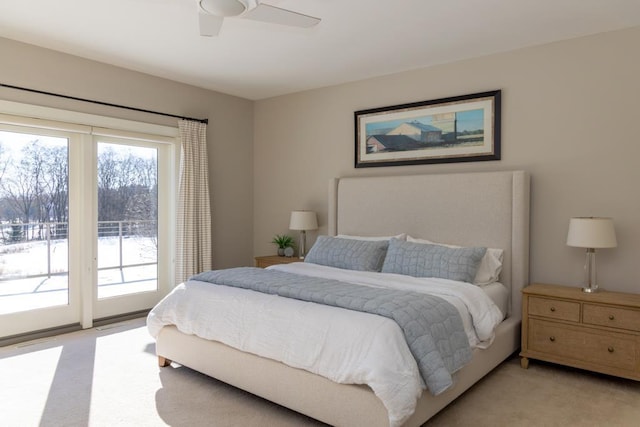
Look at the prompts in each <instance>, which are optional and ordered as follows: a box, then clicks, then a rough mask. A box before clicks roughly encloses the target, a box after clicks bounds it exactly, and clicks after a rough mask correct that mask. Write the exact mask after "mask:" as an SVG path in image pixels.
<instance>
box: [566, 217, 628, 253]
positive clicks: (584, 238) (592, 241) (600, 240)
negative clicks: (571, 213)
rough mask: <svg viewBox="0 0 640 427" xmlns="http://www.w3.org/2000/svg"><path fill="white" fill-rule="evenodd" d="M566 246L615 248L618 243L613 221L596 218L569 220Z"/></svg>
mask: <svg viewBox="0 0 640 427" xmlns="http://www.w3.org/2000/svg"><path fill="white" fill-rule="evenodd" d="M567 245H568V246H574V247H577V248H593V249H597V248H615V247H616V246H617V245H618V243H617V241H616V232H615V230H614V229H613V220H612V219H611V218H598V217H577V218H571V219H570V220H569V232H568V233H567Z"/></svg>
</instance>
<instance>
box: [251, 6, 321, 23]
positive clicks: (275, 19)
mask: <svg viewBox="0 0 640 427" xmlns="http://www.w3.org/2000/svg"><path fill="white" fill-rule="evenodd" d="M242 17H243V18H247V19H252V20H254V21H262V22H268V23H271V24H280V25H288V26H290V27H302V28H309V27H313V26H314V25H317V24H318V23H319V22H320V18H314V17H313V16H308V15H303V14H302V13H298V12H293V11H291V10H287V9H280V8H279V7H275V6H269V5H267V4H259V5H258V6H257V7H255V8H254V9H251V10H249V11H248V12H246V13H245V14H244V15H242Z"/></svg>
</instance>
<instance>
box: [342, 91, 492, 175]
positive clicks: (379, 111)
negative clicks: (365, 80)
mask: <svg viewBox="0 0 640 427" xmlns="http://www.w3.org/2000/svg"><path fill="white" fill-rule="evenodd" d="M500 97H501V91H500V90H495V91H491V92H481V93H474V94H471V95H462V96H454V97H450V98H441V99H434V100H430V101H421V102H414V103H410V104H402V105H394V106H390V107H380V108H372V109H368V110H360V111H356V112H354V122H355V167H356V168H365V167H376V166H405V165H419V164H429V163H454V162H478V161H487V160H500V111H501V110H500Z"/></svg>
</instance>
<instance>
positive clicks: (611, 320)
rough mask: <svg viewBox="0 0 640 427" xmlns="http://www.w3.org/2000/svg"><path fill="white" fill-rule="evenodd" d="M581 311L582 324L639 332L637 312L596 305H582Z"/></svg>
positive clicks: (639, 322) (638, 314)
mask: <svg viewBox="0 0 640 427" xmlns="http://www.w3.org/2000/svg"><path fill="white" fill-rule="evenodd" d="M582 309H583V312H582V321H583V323H586V324H591V325H599V326H608V327H611V328H619V329H627V330H629V331H639V332H640V311H639V310H632V309H624V308H618V307H608V306H605V305H596V304H584V306H583V308H582Z"/></svg>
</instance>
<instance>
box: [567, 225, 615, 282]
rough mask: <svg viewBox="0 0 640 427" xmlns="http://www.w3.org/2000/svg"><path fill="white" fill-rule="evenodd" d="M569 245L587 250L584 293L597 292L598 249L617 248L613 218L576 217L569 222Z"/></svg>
mask: <svg viewBox="0 0 640 427" xmlns="http://www.w3.org/2000/svg"><path fill="white" fill-rule="evenodd" d="M567 245H568V246H573V247H576V248H586V250H587V257H586V261H585V265H584V271H585V284H586V286H585V287H584V288H582V291H583V292H589V293H591V292H596V291H597V290H598V282H597V278H596V249H601V248H615V247H616V246H617V241H616V232H615V230H614V229H613V220H612V219H611V218H598V217H576V218H571V219H570V220H569V232H568V233H567Z"/></svg>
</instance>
